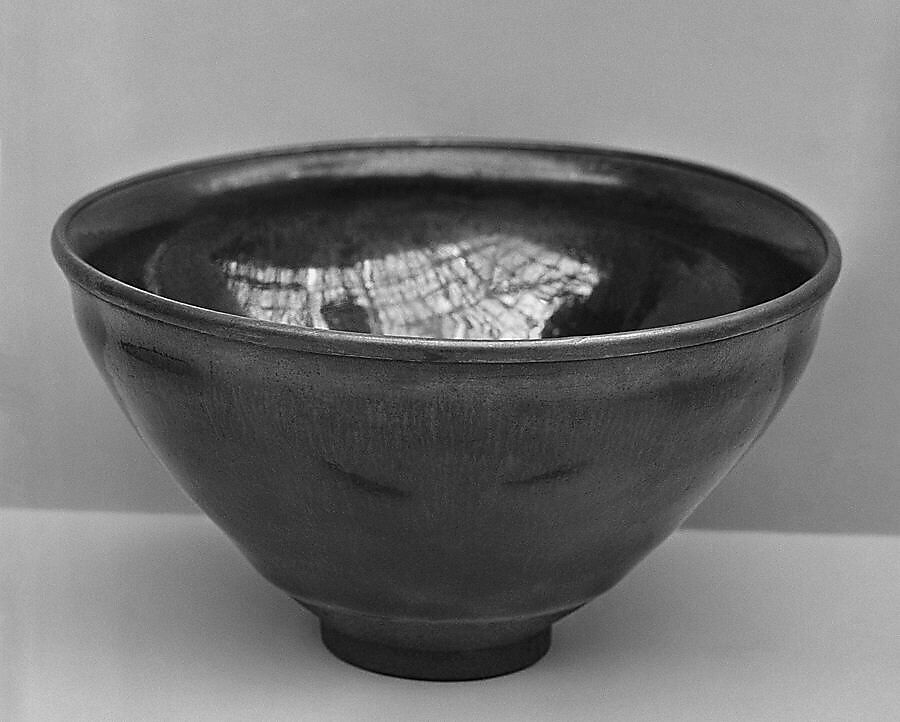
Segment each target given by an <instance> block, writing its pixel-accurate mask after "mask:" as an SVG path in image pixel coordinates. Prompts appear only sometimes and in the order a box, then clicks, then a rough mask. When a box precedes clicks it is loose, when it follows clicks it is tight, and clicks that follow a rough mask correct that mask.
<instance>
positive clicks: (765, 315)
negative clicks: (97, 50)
mask: <svg viewBox="0 0 900 722" xmlns="http://www.w3.org/2000/svg"><path fill="white" fill-rule="evenodd" d="M53 248H54V253H55V256H56V258H57V261H58V262H59V263H60V265H61V267H62V268H63V270H64V271H65V273H66V275H67V276H68V278H69V281H70V282H71V286H72V294H73V302H74V307H75V314H76V318H77V321H78V324H79V328H80V331H81V333H82V336H83V338H84V341H85V344H86V345H87V348H88V350H89V351H90V353H91V356H92V357H93V360H94V362H95V363H96V365H97V367H98V369H99V370H100V372H101V374H102V375H103V377H104V378H105V380H106V382H107V383H108V385H109V387H110V389H111V390H112V392H113V394H114V395H115V397H116V399H117V400H118V401H119V403H120V405H121V407H122V409H123V410H124V412H125V413H126V415H127V416H128V418H129V419H130V421H131V422H132V424H133V425H134V426H135V428H136V429H137V430H138V432H139V433H140V435H141V437H142V438H143V439H144V440H145V442H146V443H147V444H148V445H149V447H150V448H151V449H152V450H153V451H154V453H155V454H156V455H157V456H158V457H159V458H160V460H161V461H162V462H163V464H165V466H166V467H167V468H168V469H169V470H170V471H171V473H172V474H173V476H174V477H175V478H176V479H177V480H178V482H179V483H180V484H181V486H182V488H183V489H184V490H185V491H186V492H187V493H188V495H189V496H190V497H191V498H192V499H193V500H194V501H195V502H196V503H197V504H198V505H199V506H200V507H201V508H202V509H203V510H204V511H205V512H206V513H207V514H208V515H209V516H210V517H211V518H212V519H213V520H214V521H215V522H216V523H217V524H218V525H219V526H220V527H221V528H222V529H223V530H224V531H225V533H226V534H228V535H229V537H231V538H232V539H233V540H234V542H235V543H236V544H237V545H238V546H239V547H240V548H241V549H242V551H243V552H244V553H245V555H246V556H247V558H248V559H249V560H250V561H251V562H252V563H253V564H254V565H255V567H256V568H257V569H258V570H259V571H260V572H261V573H262V574H263V575H264V576H265V577H266V578H268V579H269V580H271V581H272V582H273V583H274V584H276V585H277V586H279V587H280V588H281V589H283V590H284V591H286V592H287V593H288V594H290V595H291V596H293V597H294V598H295V599H297V600H298V601H299V602H300V603H301V604H303V605H304V606H306V607H307V608H309V609H310V610H312V611H313V612H314V613H315V614H317V615H318V616H319V617H320V619H321V622H322V634H323V640H324V642H325V644H326V645H327V646H328V648H329V649H331V650H332V651H333V652H334V653H335V654H337V655H338V656H339V657H341V658H343V659H345V660H347V661H349V662H352V663H354V664H357V665H359V666H362V667H365V668H368V669H373V670H375V671H379V672H383V673H387V674H394V675H399V676H404V677H414V678H421V679H444V680H449V679H474V678H482V677H488V676H493V675H497V674H504V673H506V672H510V671H514V670H516V669H520V668H522V667H524V666H527V665H528V664H531V663H532V662H534V661H536V660H537V659H539V658H540V656H542V655H543V654H544V653H545V652H546V650H547V647H548V645H549V641H550V625H551V624H552V622H554V621H555V620H557V619H559V618H560V617H562V616H564V615H565V614H568V613H569V612H571V611H573V610H574V609H577V608H578V607H579V606H581V605H582V604H585V603H586V602H588V601H590V600H591V599H593V598H594V597H596V596H597V595H598V594H600V593H602V592H603V591H605V590H606V589H609V588H610V587H611V586H613V585H614V584H615V583H616V582H617V581H618V580H619V579H621V578H622V577H623V576H624V575H625V574H626V573H627V572H628V570H629V569H631V568H632V567H633V566H634V565H635V564H636V563H637V562H638V561H639V560H640V559H641V558H642V557H643V556H644V555H646V554H647V553H648V552H649V551H650V550H652V548H653V547H654V546H656V545H657V544H659V543H660V542H661V541H662V540H663V539H664V538H665V537H666V536H668V535H669V534H670V533H671V532H672V531H673V530H674V529H675V528H676V527H677V526H678V525H679V524H680V523H681V522H682V521H683V520H684V519H685V518H686V517H687V516H688V515H689V514H690V512H691V511H692V510H693V509H694V508H695V507H696V505H697V504H699V503H700V501H701V500H702V499H703V498H704V497H705V496H706V494H707V493H708V492H709V491H710V490H711V489H712V487H713V486H714V485H715V484H716V483H717V482H718V481H719V480H720V479H721V478H722V477H723V476H724V475H725V474H726V473H727V472H728V470H730V468H731V467H732V466H733V465H734V464H735V463H736V462H737V460H738V459H739V458H740V456H741V455H742V454H743V453H744V452H745V451H746V450H747V449H748V448H749V447H750V445H751V444H752V443H753V442H754V441H755V440H756V438H758V436H759V435H760V434H761V433H762V431H763V430H764V429H765V428H766V426H767V425H768V424H769V422H770V421H771V419H772V418H773V416H774V415H775V414H776V413H777V411H778V410H779V409H780V407H781V406H782V404H783V403H784V401H785V399H786V398H787V396H788V394H789V393H790V391H791V389H792V388H793V386H794V384H795V383H796V381H797V379H798V377H799V375H800V373H801V371H802V370H803V368H804V366H805V364H806V362H807V360H808V358H809V355H810V354H811V352H812V349H813V345H814V342H815V337H816V332H817V329H818V324H819V319H820V316H821V312H822V308H823V304H824V301H825V299H826V297H827V295H828V292H829V291H830V289H831V287H832V286H833V284H834V283H835V281H836V279H837V275H838V272H839V268H840V253H839V250H838V247H837V244H836V241H835V239H834V237H833V236H832V234H831V233H830V231H829V230H828V229H827V228H826V227H825V226H824V224H823V223H822V222H821V221H820V220H819V219H817V218H816V217H815V216H814V215H813V214H812V213H811V212H809V211H808V210H807V209H805V208H804V207H803V206H801V205H800V204H798V203H797V202H796V201H793V200H792V199H790V198H788V197H786V196H784V195H783V194H781V193H779V192H777V191H774V190H772V189H770V188H767V187H765V186H762V185H760V184H758V183H755V182H752V181H748V180H745V179H741V178H738V177H736V176H733V175H730V174H727V173H723V172H721V171H716V170H712V169H709V168H705V167H702V166H698V165H693V164H689V163H684V162H678V161H673V160H668V159H661V158H655V157H651V156H645V155H638V154H633V153H626V152H621V151H610V150H603V149H595V148H585V147H572V146H554V145H547V144H525V143H502V142H476V141H453V142H450V141H392V142H372V143H347V144H341V145H332V146H308V147H301V148H293V149H285V150H277V151H268V152H262V153H255V154H251V155H244V156H232V157H226V158H218V159H213V160H208V161H201V162H196V163H192V164H187V165H182V166H178V167H175V168H171V169H167V170H163V171H159V172H156V173H151V174H147V175H143V176H140V177H137V178H133V179H130V180H127V181H124V182H122V183H119V184H117V185H114V186H110V187H107V188H104V189H102V190H100V191H98V192H96V193H94V194H93V195H91V196H89V197H87V198H85V199H83V200H81V201H79V202H78V203H76V204H75V205H74V206H72V207H71V208H70V209H69V210H67V211H66V212H65V214H63V216H62V217H61V219H60V220H59V222H58V224H57V226H56V228H55V231H54V235H53Z"/></svg>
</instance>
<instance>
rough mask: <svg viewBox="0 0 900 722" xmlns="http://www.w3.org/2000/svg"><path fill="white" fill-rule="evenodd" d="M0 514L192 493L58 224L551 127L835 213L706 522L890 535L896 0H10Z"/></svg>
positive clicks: (897, 418) (896, 317) (705, 510)
mask: <svg viewBox="0 0 900 722" xmlns="http://www.w3.org/2000/svg"><path fill="white" fill-rule="evenodd" d="M0 2H2V3H3V4H2V8H3V16H2V18H0V40H2V46H0V52H2V55H0V60H2V65H0V75H2V86H0V93H2V95H0V114H2V116H0V120H2V125H0V131H2V136H0V142H2V145H0V173H2V176H0V178H2V185H0V191H2V214H0V224H2V225H0V505H4V506H33V507H64V508H93V509H134V510H138V509H140V510H171V511H189V510H191V509H192V506H191V504H190V503H189V502H188V501H186V499H185V498H184V497H183V496H182V495H181V492H180V491H178V489H177V487H176V486H175V484H174V482H173V481H171V480H170V479H169V478H168V477H167V476H166V474H165V472H163V471H162V469H161V468H160V467H159V466H158V465H157V464H156V463H155V461H154V460H153V459H152V458H151V456H150V454H149V452H147V451H146V450H145V449H144V448H143V446H142V445H141V443H140V441H139V440H138V439H137V436H136V435H135V434H134V432H133V431H132V430H131V429H130V428H129V427H128V426H127V424H126V422H125V420H124V418H123V416H122V415H121V413H120V412H119V410H118V409H117V407H116V406H115V404H114V402H113V400H112V398H111V397H110V395H109V393H108V392H107V391H106V389H105V388H104V387H103V386H102V384H101V381H100V378H99V375H98V374H97V373H96V371H95V370H94V369H93V368H92V366H91V365H90V362H89V360H88V357H87V354H86V353H85V352H84V350H83V349H82V347H81V343H80V341H79V340H78V338H77V334H76V330H75V325H74V323H73V321H72V318H71V313H70V309H69V299H68V291H67V288H66V285H65V282H64V280H63V277H62V275H61V273H60V272H59V271H58V270H57V268H56V267H55V265H54V263H53V261H52V259H51V256H50V253H49V244H48V238H49V232H50V228H51V226H52V224H53V222H54V220H55V218H56V216H57V215H58V214H59V212H61V211H62V209H63V208H64V207H65V206H66V205H67V204H68V203H69V202H71V201H72V200H74V199H75V198H77V197H78V196H79V195H81V194H84V193H86V192H88V191H90V190H92V189H93V188H95V187H97V186H99V185H101V184H104V183H107V182H110V181H113V180H116V179H118V178H120V177H122V176H124V175H127V174H132V173H136V172H140V171H143V170H148V169H150V168H153V167H156V166H158V165H161V164H167V163H172V162H178V161H182V160H188V159H191V158H196V157H200V156H204V155H208V154H220V153H224V152H230V151H234V150H246V149H252V148H256V147H263V146H271V145H280V144H291V143H300V142H307V141H313V140H333V139H341V138H358V137H369V136H385V135H457V134H459V135H475V136H506V137H521V138H544V139H552V140H560V141H573V142H589V143H598V144H605V145H613V146H622V147H631V148H635V149H641V150H647V151H651V152H655V153H661V154H668V155H676V156H682V157H687V158H690V159H694V160H699V161H702V162H708V163H712V164H715V165H719V166H722V167H725V168H729V169H732V170H736V171H739V172H741V173H744V174H747V175H751V176H756V177H758V178H759V179H761V180H763V181H766V182H768V183H771V184H774V185H776V186H779V187H781V188H783V189H784V190H786V191H788V192H790V193H792V194H794V195H795V196H797V197H798V198H800V199H801V200H802V201H804V202H806V203H807V204H809V205H811V206H812V207H813V208H814V209H816V210H817V211H818V212H819V213H820V214H821V215H822V216H824V217H825V218H826V220H827V221H829V222H830V224H831V225H832V226H833V228H834V229H835V230H836V232H837V234H838V236H839V238H840V239H841V242H842V245H843V248H844V252H845V267H844V274H843V277H842V279H841V281H840V282H839V284H838V287H837V289H836V291H835V293H834V295H833V297H832V301H831V304H830V308H829V309H828V312H827V313H826V320H825V326H824V329H823V333H822V336H821V340H820V343H819V347H818V349H817V353H816V354H815V356H814V358H813V361H812V363H811V365H810V367H809V369H808V371H807V373H806V375H805V377H804V378H803V380H802V381H801V384H800V386H799V388H798V389H797V391H796V392H795V394H794V396H793V397H792V400H791V401H790V402H789V404H788V406H787V407H786V408H785V409H784V411H783V412H782V414H781V416H780V417H779V419H778V420H776V422H775V423H774V424H773V425H772V426H771V428H770V429H769V432H768V434H767V435H766V437H765V438H764V439H763V440H762V441H761V442H760V443H759V444H758V445H757V446H756V447H755V449H754V450H753V451H751V452H750V454H748V455H747V456H746V457H745V459H744V460H743V461H742V462H741V464H740V465H739V467H738V468H737V469H735V471H734V472H733V473H732V474H731V476H730V477H729V478H728V479H727V480H726V481H725V482H723V484H722V485H721V486H720V487H719V488H718V489H717V490H716V491H715V492H714V493H713V495H712V496H711V497H710V498H709V499H708V500H707V501H706V502H705V503H704V504H703V506H701V508H700V509H699V510H698V511H697V513H696V514H695V515H694V517H692V519H691V521H690V523H691V524H693V525H699V526H715V527H743V528H767V529H791V530H819V531H822V530H830V531H875V532H887V533H898V532H900V483H898V476H900V472H898V470H900V390H898V389H900V384H898V381H900V373H898V367H900V363H898V359H900V284H898V283H897V281H896V274H897V273H898V271H900V243H898V242H897V236H898V229H900V202H898V201H900V70H898V69H900V43H898V42H897V39H898V37H900V4H898V3H896V2H894V0H869V1H868V2H846V1H844V2H837V1H832V2H822V1H820V0H803V1H802V2H800V1H798V2H790V3H785V2H774V1H765V2H752V3H747V2H745V1H741V2H737V1H732V0H729V1H728V2H719V1H715V0H698V1H697V2H681V3H672V2H669V1H668V0H654V1H652V2H642V3H619V2H598V1H596V0H593V1H581V2H554V3H549V2H536V1H533V0H529V1H527V2H512V1H511V0H505V1H504V2H492V3H480V2H444V3H442V2H418V3H416V2H353V3H351V2H337V1H335V0H321V1H315V2H302V1H298V0H283V1H278V2H266V1H261V2H253V3H250V2H246V1H244V2H231V1H229V2H224V1H222V0H216V1H213V0H209V1H207V0H200V1H194V2H153V3H147V2H138V1H137V0H119V1H118V2H107V1H106V0H84V1H83V2H78V3H71V2H62V1H61V0H31V2H28V3H24V2H17V0H0Z"/></svg>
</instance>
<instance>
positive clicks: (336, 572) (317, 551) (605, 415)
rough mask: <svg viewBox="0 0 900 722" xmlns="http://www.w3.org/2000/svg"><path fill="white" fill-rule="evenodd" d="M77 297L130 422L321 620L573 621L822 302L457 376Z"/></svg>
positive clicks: (654, 532)
mask: <svg viewBox="0 0 900 722" xmlns="http://www.w3.org/2000/svg"><path fill="white" fill-rule="evenodd" d="M73 297H74V305H75V310H76V316H77V318H78V323H79V328H80V330H81V333H82V336H83V338H84V340H85V342H86V345H87V347H88V349H89V351H90V354H91V356H92V357H93V360H94V362H95V363H96V365H97V367H98V369H99V370H100V372H101V374H102V375H103V376H104V378H105V380H106V382H107V383H108V385H109V387H110V388H111V389H112V391H113V393H114V395H115V396H116V398H117V400H118V401H119V403H120V405H121V407H122V409H123V410H124V411H125V413H126V415H127V416H128V418H129V419H130V421H131V423H132V424H133V425H134V426H135V428H136V429H137V431H138V433H139V434H140V435H141V437H142V438H143V439H144V441H145V442H146V443H147V444H148V445H149V447H150V448H151V449H152V450H153V452H154V453H155V454H156V455H157V456H158V458H159V459H160V460H161V461H162V463H163V464H164V465H165V466H166V467H167V468H168V470H169V471H170V472H171V473H172V475H173V476H174V477H175V478H176V479H177V480H178V482H179V483H180V485H181V486H182V488H183V489H184V490H185V491H186V492H187V494H188V495H189V496H190V497H191V498H192V499H193V500H194V501H195V502H196V503H197V504H198V505H199V506H200V507H201V508H202V509H203V510H204V511H205V512H206V513H207V514H208V515H209V516H210V517H211V518H212V519H213V520H214V521H215V522H216V523H217V524H218V525H219V526H220V527H221V528H222V529H223V530H224V531H225V532H226V533H227V534H228V535H229V536H230V537H231V538H232V539H233V540H234V541H235V542H236V543H237V544H238V546H239V547H240V548H241V549H242V550H243V552H244V553H245V554H246V555H247V557H248V558H249V559H250V560H251V562H252V563H253V564H254V565H255V566H256V567H257V568H258V569H259V570H260V572H262V573H263V574H264V575H265V576H266V577H267V578H268V579H269V580H271V581H272V582H273V583H275V584H276V585H278V586H279V587H281V588H282V589H284V590H285V591H286V592H288V593H289V594H291V595H292V596H294V597H295V598H297V599H299V600H301V601H303V602H304V603H306V604H308V605H310V606H312V607H314V608H316V609H318V610H329V609H332V610H347V611H348V612H356V613H363V614H366V615H374V616H377V617H391V618H394V619H397V618H402V619H409V620H431V621H441V620H454V621H456V622H466V621H467V620H471V621H473V622H474V621H479V620H498V621H499V620H504V619H508V620H510V619H512V620H514V619H524V618H534V617H537V616H543V617H545V618H549V617H552V616H554V615H555V616H558V613H561V612H564V611H566V610H571V609H573V608H575V607H577V606H579V605H580V604H583V603H584V602H586V601H588V600H590V599H591V598H593V597H594V596H596V595H597V594H599V593H601V592H603V591H605V590H606V589H608V588H609V587H610V586H612V585H613V584H615V583H616V582H617V581H618V580H619V579H620V578H621V577H622V576H623V575H624V574H626V573H627V572H628V570H629V569H630V568H631V567H633V566H634V565H635V564H636V563H637V562H638V561H639V560H640V559H641V558H642V557H643V556H644V555H646V554H647V553H648V552H649V551H650V550H651V549H652V548H653V547H654V546H656V545H657V544H658V543H659V542H661V541H662V540H663V539H664V538H665V537H666V536H667V535H669V534H670V533H671V532H672V531H673V530H674V529H675V528H676V527H677V526H678V525H679V524H680V523H681V522H682V521H683V520H684V519H685V518H686V517H687V516H688V515H689V514H690V512H691V511H692V510H693V509H694V508H695V507H696V506H697V504H699V503H700V501H701V500H702V499H703V498H704V497H705V496H706V494H707V493H708V492H709V491H710V490H711V489H712V488H713V486H715V484H716V483H717V482H718V481H719V480H721V478H722V477H723V476H724V475H725V474H726V473H727V472H728V471H729V470H730V469H731V467H732V466H733V465H734V464H735V463H736V462H737V460H738V459H739V458H740V457H741V455H742V454H743V453H744V452H745V451H746V450H747V449H748V448H749V446H750V445H751V444H752V443H753V442H754V441H755V440H756V438H757V437H758V436H759V435H760V433H762V431H763V430H764V429H765V427H766V426H767V425H768V423H769V422H770V421H771V419H772V418H773V416H774V415H775V413H776V412H777V411H778V409H779V408H780V407H781V405H782V404H783V403H784V401H785V399H786V398H787V395H788V394H789V392H790V391H791V389H792V388H793V386H794V384H795V383H796V381H797V379H798V376H799V375H800V373H801V371H802V369H803V367H804V366H805V364H806V362H807V360H808V358H809V355H810V353H811V351H812V348H813V344H814V342H815V337H816V333H817V329H818V325H819V318H820V312H821V308H822V302H820V303H818V304H817V305H815V306H813V307H812V308H809V309H808V310H806V311H804V312H802V313H801V314H799V315H797V316H794V317H792V318H789V319H788V320H786V321H783V322H780V323H777V324H775V325H772V326H769V327H766V328H763V329H760V330H757V331H754V332H751V333H746V334H743V335H739V336H734V337H732V338H728V339H724V340H720V341H716V342H712V343H706V344H701V345H696V346H692V347H688V348H680V349H670V350H664V351H659V352H656V353H649V354H647V353H645V354H637V355H629V356H621V357H614V358H605V359H596V360H579V361H564V362H543V363H442V362H409V361H397V360H393V361H392V360H381V359H371V358H357V357H349V356H338V355H328V354H319V353H308V352H304V351H298V350H292V349H279V348H272V347H267V346H265V345H262V344H254V343H248V342H246V341H238V340H228V339H226V338H222V337H218V336H213V335H209V334H204V333H200V332H197V331H192V330H188V329H185V328H182V327H180V326H176V325H172V324H168V323H164V322H161V321H158V320H153V319H150V318H147V317H145V316H141V315H138V314H135V313H133V312H131V311H128V310H125V309H122V308H120V307H118V306H116V305H113V304H111V303H108V302H106V301H103V300H101V299H99V298H97V297H96V296H94V295H92V294H90V293H89V292H87V291H85V290H84V289H82V288H81V287H80V286H77V285H75V286H73Z"/></svg>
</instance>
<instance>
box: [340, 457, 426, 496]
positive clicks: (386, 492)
mask: <svg viewBox="0 0 900 722" xmlns="http://www.w3.org/2000/svg"><path fill="white" fill-rule="evenodd" d="M325 466H327V467H328V468H329V469H331V471H333V472H335V473H337V474H339V475H340V476H341V477H342V478H344V479H346V480H347V481H349V482H350V483H351V484H353V486H355V487H357V488H358V489H361V490H362V491H365V492H367V493H369V494H372V495H373V496H382V497H386V498H389V499H405V498H407V497H410V496H412V494H410V493H409V492H408V491H405V490H404V489H398V488H397V487H395V486H388V485H387V484H382V483H381V482H380V481H375V480H374V479H369V478H367V477H365V476H360V475H359V474H354V473H353V472H351V471H346V470H345V469H342V468H341V467H340V466H338V465H337V464H335V463H334V462H333V461H326V462H325Z"/></svg>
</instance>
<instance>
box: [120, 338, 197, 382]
mask: <svg viewBox="0 0 900 722" xmlns="http://www.w3.org/2000/svg"><path fill="white" fill-rule="evenodd" d="M119 347H120V348H121V349H122V350H123V351H124V352H125V353H126V354H128V355H129V356H130V357H131V358H133V359H135V360H136V361H140V362H141V363H143V364H146V365H147V366H152V367H153V368H155V369H159V370H161V371H165V372H167V373H170V374H175V375H176V376H197V375H199V374H198V372H197V370H196V369H195V368H194V367H193V366H192V365H191V364H189V363H188V362H187V361H184V360H182V359H180V358H175V357H174V356H169V354H165V353H162V352H161V351H155V350H154V349H150V348H145V347H144V346H137V345H136V344H133V343H128V342H127V341H122V342H120V343H119Z"/></svg>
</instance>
